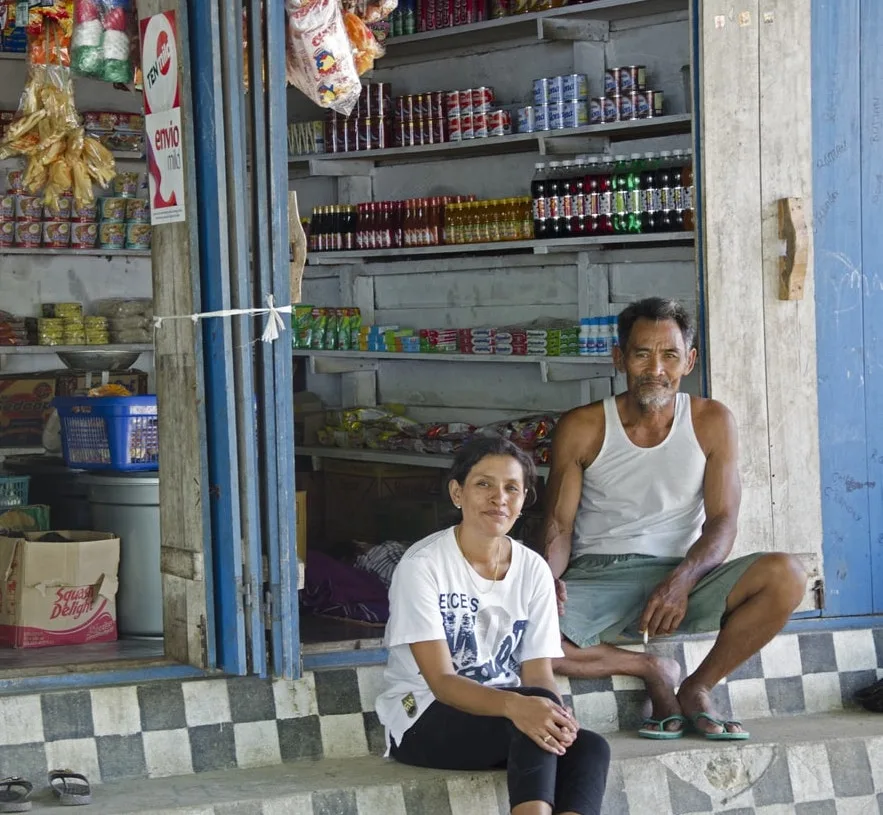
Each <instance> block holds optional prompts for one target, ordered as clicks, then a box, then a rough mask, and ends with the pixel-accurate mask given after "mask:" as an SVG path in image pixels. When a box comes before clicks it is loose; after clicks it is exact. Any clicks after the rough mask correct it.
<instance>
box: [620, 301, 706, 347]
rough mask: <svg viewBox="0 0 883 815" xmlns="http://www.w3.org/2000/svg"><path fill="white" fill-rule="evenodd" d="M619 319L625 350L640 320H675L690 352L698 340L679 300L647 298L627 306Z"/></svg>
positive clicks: (691, 322)
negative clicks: (694, 341) (633, 329)
mask: <svg viewBox="0 0 883 815" xmlns="http://www.w3.org/2000/svg"><path fill="white" fill-rule="evenodd" d="M617 319H618V321H619V322H618V328H619V347H620V348H622V349H623V350H625V349H626V348H627V347H628V343H629V336H630V335H631V333H632V328H633V327H634V325H635V323H636V322H637V321H638V320H640V319H644V320H653V321H654V322H659V321H660V320H674V322H676V323H677V325H678V328H680V329H681V335H682V336H683V337H684V346H685V347H686V349H687V350H688V351H689V350H690V349H691V348H692V347H693V340H694V339H695V338H696V328H695V327H694V325H693V321H692V320H691V319H690V315H689V314H688V313H687V309H685V308H684V307H683V305H681V304H680V303H679V302H678V301H677V300H666V299H665V298H663V297H647V298H645V299H644V300H638V301H637V302H635V303H631V304H630V305H628V306H626V307H625V308H624V309H623V310H622V311H621V312H620V313H619V317H618V318H617Z"/></svg>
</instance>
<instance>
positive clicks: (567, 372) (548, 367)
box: [540, 359, 614, 382]
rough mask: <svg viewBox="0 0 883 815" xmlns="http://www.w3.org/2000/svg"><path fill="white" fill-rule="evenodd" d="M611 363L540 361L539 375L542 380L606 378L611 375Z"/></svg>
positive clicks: (576, 380) (560, 380)
mask: <svg viewBox="0 0 883 815" xmlns="http://www.w3.org/2000/svg"><path fill="white" fill-rule="evenodd" d="M613 373H614V371H613V365H611V364H610V363H609V362H596V361H594V360H593V361H591V362H589V361H587V362H586V363H585V365H573V364H572V363H556V362H553V361H551V360H545V359H544V360H542V361H541V362H540V377H541V378H542V380H543V382H581V381H583V380H586V379H606V378H608V377H611V376H613Z"/></svg>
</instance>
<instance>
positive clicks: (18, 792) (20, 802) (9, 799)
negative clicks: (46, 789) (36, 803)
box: [0, 777, 34, 812]
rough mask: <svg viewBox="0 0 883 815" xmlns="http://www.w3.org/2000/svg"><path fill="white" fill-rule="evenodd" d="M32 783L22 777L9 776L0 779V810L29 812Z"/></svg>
mask: <svg viewBox="0 0 883 815" xmlns="http://www.w3.org/2000/svg"><path fill="white" fill-rule="evenodd" d="M33 789H34V785H33V784H32V783H31V782H30V781H26V780H25V779H24V778H18V777H10V778H4V779H3V780H2V781H0V812H29V811H30V809H31V802H30V800H29V799H30V797H31V792H32V791H33Z"/></svg>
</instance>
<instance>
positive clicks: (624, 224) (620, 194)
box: [611, 156, 629, 235]
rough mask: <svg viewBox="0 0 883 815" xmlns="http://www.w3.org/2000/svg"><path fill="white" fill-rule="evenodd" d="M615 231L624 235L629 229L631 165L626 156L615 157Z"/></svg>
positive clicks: (612, 185)
mask: <svg viewBox="0 0 883 815" xmlns="http://www.w3.org/2000/svg"><path fill="white" fill-rule="evenodd" d="M611 188H612V190H613V231H614V232H615V233H616V234H618V235H623V234H625V233H626V232H628V231H629V167H628V158H627V157H626V156H614V157H613V178H612V179H611Z"/></svg>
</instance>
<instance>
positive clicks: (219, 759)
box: [0, 629, 883, 813]
mask: <svg viewBox="0 0 883 815" xmlns="http://www.w3.org/2000/svg"><path fill="white" fill-rule="evenodd" d="M712 643H713V639H712V638H689V639H684V640H678V641H670V642H658V643H651V645H650V650H651V651H653V652H654V653H657V654H660V655H662V656H668V657H671V658H674V659H676V660H677V661H678V662H679V664H680V665H681V668H682V671H683V672H684V675H686V673H687V672H689V671H691V670H693V669H695V667H696V666H697V665H698V664H699V663H700V662H701V661H702V659H704V658H705V655H706V654H707V653H708V651H709V649H710V648H711V645H712ZM630 647H633V648H635V649H636V650H641V648H640V646H637V647H635V646H630ZM382 675H383V668H382V667H380V666H374V667H364V668H357V669H356V668H352V669H339V670H328V671H321V672H316V673H310V674H307V675H305V676H304V677H303V678H302V679H300V680H298V681H297V682H284V681H268V680H261V679H257V678H251V677H245V678H230V679H204V680H194V681H186V682H180V681H179V682H175V681H164V682H156V683H151V684H145V685H140V686H125V687H111V688H97V689H93V690H78V691H69V692H54V693H46V694H39V695H25V696H4V697H0V734H2V737H0V776H6V775H23V776H26V777H29V778H34V779H42V778H45V777H46V772H47V770H48V769H49V768H50V767H56V766H65V767H72V768H74V769H76V770H77V771H81V772H84V773H86V774H87V775H88V776H89V777H90V779H91V780H93V782H96V783H97V782H106V781H112V780H118V779H126V778H144V777H147V778H162V777H167V776H172V775H182V774H189V773H201V772H209V771H224V770H229V769H233V768H236V767H239V768H249V767H259V766H268V765H275V764H280V763H287V762H292V761H297V760H300V759H312V758H322V757H325V758H337V759H346V758H351V757H356V756H365V755H368V754H372V753H373V754H375V755H380V754H382V753H383V751H384V734H383V728H382V727H381V726H380V722H379V721H378V719H377V714H376V713H375V711H374V700H375V698H376V697H377V695H378V693H379V691H380V687H381V683H382ZM878 676H883V629H877V630H870V629H866V630H857V631H837V632H819V633H806V634H785V635H781V636H779V637H777V638H776V640H774V641H773V642H772V643H770V645H768V646H767V647H766V648H764V649H763V651H762V652H761V653H760V654H759V655H757V656H756V657H755V658H753V659H751V660H749V661H748V662H747V663H746V664H745V665H743V666H742V667H741V668H740V669H739V670H737V671H736V672H734V673H733V675H732V676H731V677H729V679H728V680H727V681H725V682H723V683H721V684H720V685H718V687H717V688H715V690H714V698H715V702H716V703H717V704H718V706H719V708H720V710H721V712H723V713H725V714H727V715H733V716H736V717H739V718H745V719H757V718H764V717H768V716H783V715H792V714H800V713H823V712H829V711H836V710H840V709H842V708H844V707H852V706H853V702H852V695H853V694H854V692H855V691H856V690H858V689H859V688H861V687H864V686H865V685H868V684H870V683H871V682H873V681H874V680H875V679H876V678H877V677H878ZM559 684H560V688H561V692H562V694H563V695H564V697H565V700H566V702H567V703H569V704H572V706H573V708H574V710H575V712H576V714H577V717H578V718H579V720H580V721H581V722H582V723H583V725H584V726H586V727H590V728H592V729H594V730H597V731H599V732H602V733H611V732H615V731H617V730H631V729H634V728H636V727H637V726H638V725H639V723H640V721H641V718H642V714H643V710H642V708H643V707H644V703H645V694H644V690H643V687H642V684H641V682H640V681H638V680H635V679H632V678H630V677H613V678H612V679H599V680H570V681H569V680H567V679H560V681H559ZM873 749H874V750H876V751H877V752H876V753H875V755H874V756H871V755H867V756H865V755H863V754H860V752H859V753H857V754H855V755H853V754H852V753H849V752H848V751H847V752H844V753H843V754H842V755H840V754H837V755H829V754H828V753H827V752H825V749H824V746H820V747H819V748H818V749H816V747H815V746H812V747H811V748H810V747H805V746H798V747H795V748H794V752H793V753H792V752H790V751H789V753H788V754H787V755H769V756H767V763H766V764H764V765H763V766H762V767H757V768H754V770H753V772H755V771H756V774H757V776H758V777H759V780H758V782H757V783H756V784H755V785H754V792H753V799H752V801H751V802H750V804H745V805H743V804H741V803H739V802H734V803H733V804H732V806H730V809H732V810H734V811H738V809H739V806H751V807H756V808H758V809H757V811H761V809H760V808H761V807H772V808H773V809H771V810H770V812H771V813H772V812H774V811H775V809H774V808H775V807H777V806H788V807H791V809H790V810H789V811H793V807H795V806H797V805H801V806H802V805H804V804H807V805H808V804H813V805H815V804H817V803H819V802H823V801H827V800H835V799H836V800H837V801H838V806H839V805H840V798H844V797H846V798H848V799H849V800H853V799H855V800H858V799H860V798H867V797H868V796H871V797H872V798H873V796H874V795H876V794H879V792H880V791H881V790H883V777H881V778H880V779H878V781H879V783H878V784H877V786H876V788H875V789H874V790H868V789H867V783H866V782H864V783H865V786H864V787H863V786H861V783H862V782H861V780H860V776H861V773H857V771H855V770H854V768H856V767H859V766H862V767H863V766H864V763H865V762H868V761H869V762H870V763H871V766H872V767H875V772H877V773H878V774H881V775H883V744H880V745H877V746H876V747H874V748H873ZM807 750H808V751H809V752H806V751H807ZM801 751H803V752H801ZM875 759H876V762H877V763H876V765H875V764H874V763H873V762H874V760H875ZM660 766H661V765H660ZM806 767H811V768H813V770H812V772H806V770H805V769H804V770H801V768H806ZM825 768H828V769H827V770H826V769H825ZM850 768H853V769H850ZM640 769H641V768H640V766H638V767H636V768H635V772H638V771H639V770H640ZM761 770H762V771H763V772H761ZM617 772H618V773H619V775H618V776H616V777H615V778H613V779H612V785H613V786H612V787H611V789H613V790H616V789H619V790H620V792H614V793H612V794H613V797H614V798H616V797H617V796H619V797H622V796H625V797H627V798H628V799H629V801H631V799H632V798H634V799H635V801H634V802H632V804H631V806H632V811H636V812H644V811H650V809H649V808H650V807H651V806H654V807H657V808H658V807H659V806H662V805H661V804H660V802H659V801H658V800H657V798H659V796H662V798H663V799H664V801H665V805H664V807H663V808H662V809H659V811H660V812H662V811H666V810H667V808H668V807H669V804H670V803H671V805H672V806H674V802H675V801H677V802H678V803H677V807H676V809H681V810H683V811H685V812H688V811H690V812H691V811H694V810H692V809H690V807H695V806H698V805H699V803H704V801H705V798H704V797H703V795H706V796H709V797H710V798H711V800H712V801H713V802H715V801H716V799H715V797H714V794H713V789H712V788H706V787H703V786H702V785H701V784H699V785H698V786H697V784H696V783H695V780H692V781H691V779H690V777H689V775H685V774H684V773H682V772H680V771H679V769H678V768H677V767H675V766H670V767H667V768H666V771H665V772H662V770H658V775H659V777H658V778H654V779H653V783H652V784H650V783H645V784H641V785H638V786H635V784H633V783H632V781H631V780H630V778H631V777H630V775H629V773H630V772H632V771H631V770H630V769H629V768H628V765H627V764H626V765H623V768H622V770H617ZM863 777H864V778H867V774H866V773H865V774H864V776H863ZM673 779H674V780H673ZM789 779H790V781H789ZM791 782H793V784H794V785H795V789H794V790H793V791H790V792H789V784H790V783H791ZM691 784H692V786H694V787H696V789H697V790H698V792H694V791H693V790H691V789H690V788H689V785H691ZM617 785H619V786H617ZM685 785H687V786H685ZM366 794H367V793H366ZM372 794H374V793H372ZM390 794H392V793H390ZM396 794H398V793H396ZM410 794H411V793H409V792H408V791H407V790H405V795H406V798H407V795H410ZM431 794H432V793H431V791H429V792H427V791H426V790H420V791H413V795H415V796H426V795H431ZM451 794H452V795H454V793H451ZM439 795H441V793H440V792H439ZM445 795H448V791H447V790H446V791H445ZM488 795H490V793H488ZM670 796H671V797H670ZM780 799H781V800H780ZM446 800H448V799H446ZM451 800H452V799H451ZM332 803H334V802H331V801H330V799H329V803H328V804H327V805H328V806H331V805H332ZM338 803H339V804H340V805H341V806H345V807H349V806H350V803H349V802H343V801H341V802H337V803H334V805H335V806H336V805H337V804H338ZM358 803H359V802H357V804H358ZM406 804H407V806H405V805H406ZM322 806H325V804H322ZM360 806H361V805H360ZM402 806H405V810H404V811H405V812H408V813H410V812H414V811H416V810H415V809H414V807H415V806H417V804H416V803H414V804H413V806H412V805H411V803H409V802H408V800H405V801H404V803H403V804H402ZM426 806H427V809H425V812H426V813H431V812H434V811H443V812H444V811H445V810H444V808H442V809H441V810H436V809H434V807H435V806H436V805H435V803H432V806H430V804H429V803H427V805H426ZM439 806H441V805H440V804H439ZM448 806H449V807H450V801H449V803H448ZM635 806H639V807H644V806H646V807H647V808H648V809H646V810H645V809H641V808H638V809H635ZM715 806H717V804H716V803H715ZM341 811H343V810H341ZM360 811H361V809H360ZM386 811H387V812H388V813H393V812H398V811H399V810H398V809H397V808H396V807H394V806H392V805H391V806H390V808H389V809H388V810H386ZM807 811H810V810H809V809H808V810H807ZM839 811H840V810H838V812H839ZM857 811H861V810H860V809H859V810H857Z"/></svg>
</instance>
